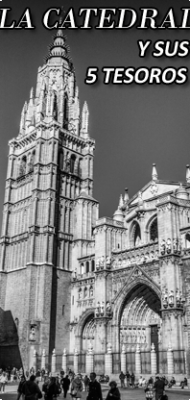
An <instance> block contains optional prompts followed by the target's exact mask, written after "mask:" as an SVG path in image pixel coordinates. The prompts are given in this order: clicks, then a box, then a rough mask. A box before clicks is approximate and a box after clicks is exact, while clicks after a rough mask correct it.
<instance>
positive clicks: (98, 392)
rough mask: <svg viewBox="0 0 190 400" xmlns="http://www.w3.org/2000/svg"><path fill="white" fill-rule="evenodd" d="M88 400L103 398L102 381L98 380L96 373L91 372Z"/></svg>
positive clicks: (100, 399)
mask: <svg viewBox="0 0 190 400" xmlns="http://www.w3.org/2000/svg"><path fill="white" fill-rule="evenodd" d="M86 400H102V389H101V385H100V383H99V382H98V381H97V380H96V373H95V372H91V373H90V382H89V389H88V395H87V398H86Z"/></svg>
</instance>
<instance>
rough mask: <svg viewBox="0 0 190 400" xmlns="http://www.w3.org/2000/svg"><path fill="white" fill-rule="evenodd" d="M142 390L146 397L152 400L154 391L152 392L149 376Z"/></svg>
mask: <svg viewBox="0 0 190 400" xmlns="http://www.w3.org/2000/svg"><path fill="white" fill-rule="evenodd" d="M144 391H145V397H146V399H149V400H152V399H153V393H154V392H153V382H152V379H151V378H150V379H149V381H148V384H147V387H146V389H145V390H144Z"/></svg>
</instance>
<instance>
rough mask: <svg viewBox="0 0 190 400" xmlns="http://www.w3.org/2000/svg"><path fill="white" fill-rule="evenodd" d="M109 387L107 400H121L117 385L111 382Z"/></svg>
mask: <svg viewBox="0 0 190 400" xmlns="http://www.w3.org/2000/svg"><path fill="white" fill-rule="evenodd" d="M109 386H110V390H109V392H108V394H107V396H106V400H120V399H121V395H120V392H119V389H118V388H117V383H116V382H115V381H111V382H110V383H109Z"/></svg>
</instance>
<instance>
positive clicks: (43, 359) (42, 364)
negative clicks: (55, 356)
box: [41, 349, 46, 369]
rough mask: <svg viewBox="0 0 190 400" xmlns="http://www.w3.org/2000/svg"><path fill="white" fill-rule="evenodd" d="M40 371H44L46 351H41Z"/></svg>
mask: <svg viewBox="0 0 190 400" xmlns="http://www.w3.org/2000/svg"><path fill="white" fill-rule="evenodd" d="M41 369H46V351H45V349H43V350H42V359H41Z"/></svg>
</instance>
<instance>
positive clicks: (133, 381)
mask: <svg viewBox="0 0 190 400" xmlns="http://www.w3.org/2000/svg"><path fill="white" fill-rule="evenodd" d="M131 386H132V388H134V387H135V375H134V373H133V372H132V374H131Z"/></svg>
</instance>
